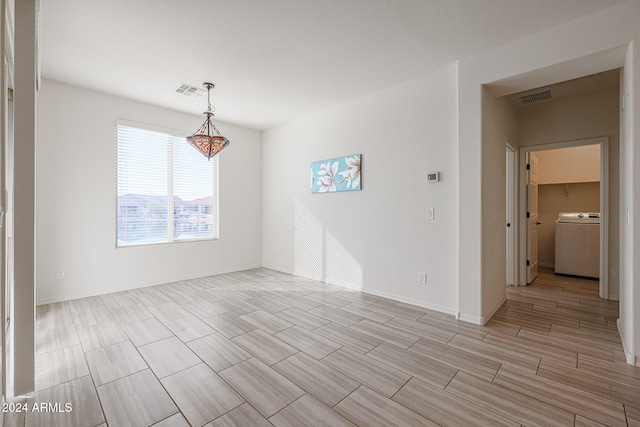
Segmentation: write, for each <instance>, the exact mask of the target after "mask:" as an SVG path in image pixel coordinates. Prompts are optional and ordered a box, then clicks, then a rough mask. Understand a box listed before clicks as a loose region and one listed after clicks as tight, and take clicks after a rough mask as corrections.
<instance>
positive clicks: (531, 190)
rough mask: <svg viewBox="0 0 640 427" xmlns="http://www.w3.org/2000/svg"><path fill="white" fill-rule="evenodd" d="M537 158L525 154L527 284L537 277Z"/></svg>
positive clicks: (531, 154)
mask: <svg viewBox="0 0 640 427" xmlns="http://www.w3.org/2000/svg"><path fill="white" fill-rule="evenodd" d="M538 225H540V221H539V217H538V158H537V157H536V156H535V154H533V153H527V240H528V242H527V284H529V283H531V282H533V280H534V279H535V278H536V276H537V275H538Z"/></svg>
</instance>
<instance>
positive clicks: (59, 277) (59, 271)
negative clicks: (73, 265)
mask: <svg viewBox="0 0 640 427" xmlns="http://www.w3.org/2000/svg"><path fill="white" fill-rule="evenodd" d="M62 279H64V268H59V269H57V270H56V280H62Z"/></svg>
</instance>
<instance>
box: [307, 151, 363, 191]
mask: <svg viewBox="0 0 640 427" xmlns="http://www.w3.org/2000/svg"><path fill="white" fill-rule="evenodd" d="M361 164H362V155H361V154H354V155H351V156H346V157H337V158H335V159H330V160H321V161H319V162H313V163H311V192H312V193H333V192H337V191H353V190H360V189H362V187H361V181H360V173H361V170H360V167H361Z"/></svg>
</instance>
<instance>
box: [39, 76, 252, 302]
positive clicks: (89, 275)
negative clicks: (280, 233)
mask: <svg viewBox="0 0 640 427" xmlns="http://www.w3.org/2000/svg"><path fill="white" fill-rule="evenodd" d="M176 96H179V95H176ZM37 114H38V121H37V134H38V142H37V147H36V175H37V179H36V204H37V207H36V218H37V224H36V226H37V230H38V235H37V245H36V246H37V263H36V269H37V303H38V304H42V303H47V302H52V301H60V300H67V299H73V298H78V297H83V296H88V295H96V294H103V293H107V292H114V291H117V290H122V289H130V288H135V287H141V286H147V285H152V284H158V283H166V282H171V281H176V280H182V279H187V278H193V277H201V276H206V275H211V274H217V273H222V272H228V271H234V270H241V269H245V268H253V267H258V266H260V265H261V233H262V231H261V187H260V179H261V174H262V172H261V133H260V132H258V131H254V130H248V129H245V128H241V127H238V126H233V125H229V124H225V123H216V125H217V126H218V128H219V129H220V131H221V132H222V133H223V134H224V135H225V136H226V137H227V138H229V140H230V141H231V145H230V146H229V147H228V148H227V149H225V151H223V152H222V153H221V154H220V174H219V183H220V239H219V240H217V241H207V242H190V243H177V244H165V245H154V246H141V247H129V248H119V249H116V247H115V240H116V237H115V230H116V227H115V213H116V170H115V169H116V168H115V165H116V157H115V156H116V137H115V120H116V119H126V120H129V121H134V122H139V123H145V124H150V125H156V126H160V127H164V128H169V129H176V130H183V131H184V132H185V135H187V134H190V133H192V132H193V131H195V130H196V129H197V128H198V127H199V126H200V125H201V124H202V120H203V118H202V117H199V116H191V115H187V114H183V113H178V112H175V111H171V110H167V109H163V108H158V107H153V106H150V105H147V104H142V103H138V102H134V101H130V100H126V99H122V98H118V97H114V96H109V95H105V94H101V93H97V92H92V91H89V90H85V89H80V88H77V87H73V86H68V85H64V84H61V83H58V82H53V81H47V80H44V81H43V84H42V88H41V90H40V92H39V93H38V110H37ZM203 161H206V159H205V158H204V157H203ZM58 268H63V269H64V270H65V278H64V279H63V280H56V270H57V269H58Z"/></svg>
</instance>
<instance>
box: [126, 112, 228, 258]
mask: <svg viewBox="0 0 640 427" xmlns="http://www.w3.org/2000/svg"><path fill="white" fill-rule="evenodd" d="M134 126H135V127H134ZM116 139H117V193H118V194H117V210H116V222H117V231H116V234H117V236H116V239H117V240H116V246H117V247H123V246H135V245H147V244H155V243H170V242H179V241H189V240H207V239H208V240H211V239H217V237H218V186H217V177H218V157H214V158H212V159H211V160H210V161H207V159H206V158H205V157H203V156H202V154H200V153H199V152H198V151H197V150H196V149H194V148H193V147H192V146H191V145H189V143H187V140H186V139H185V138H182V137H178V136H175V135H174V134H171V133H169V132H168V131H161V130H157V129H152V128H150V127H149V128H144V127H141V125H132V126H131V125H129V124H124V123H121V122H118V123H117V124H116ZM170 213H171V215H170Z"/></svg>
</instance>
